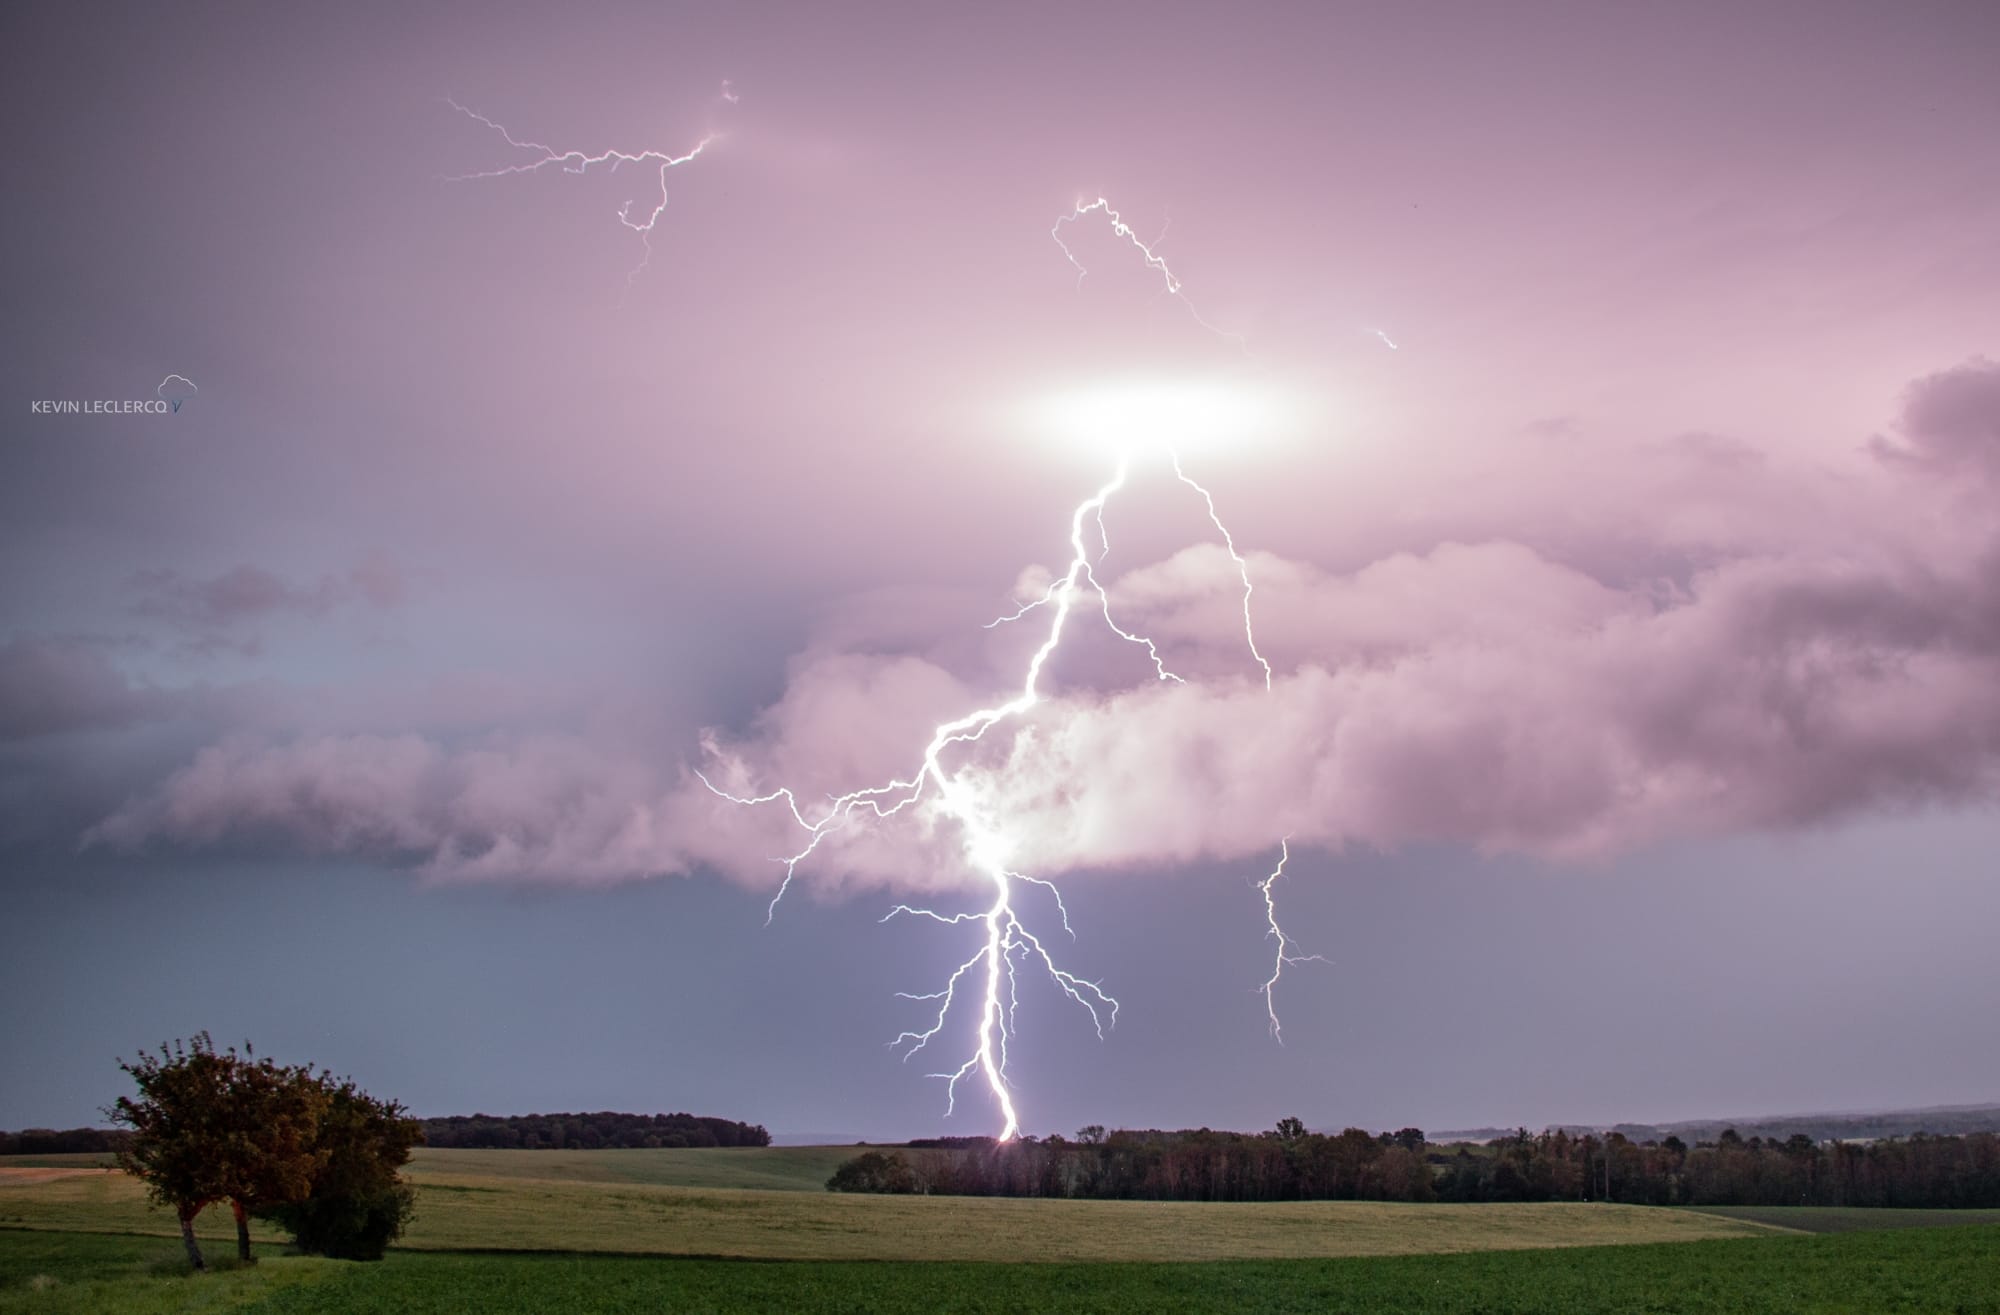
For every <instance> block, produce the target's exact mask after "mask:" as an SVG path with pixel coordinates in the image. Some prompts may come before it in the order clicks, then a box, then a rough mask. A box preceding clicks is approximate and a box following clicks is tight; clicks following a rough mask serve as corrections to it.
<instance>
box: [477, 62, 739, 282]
mask: <svg viewBox="0 0 2000 1315" xmlns="http://www.w3.org/2000/svg"><path fill="white" fill-rule="evenodd" d="M722 99H723V100H725V101H727V102H728V103H730V104H732V105H733V104H735V103H736V101H737V99H738V97H737V95H736V92H735V90H734V88H732V87H731V86H730V84H729V83H727V82H725V83H723V84H722ZM445 104H447V105H449V106H451V107H452V108H453V109H455V110H457V111H458V112H459V113H460V114H463V115H464V116H465V117H466V118H468V119H471V120H472V121H474V122H475V123H481V124H484V125H485V126H487V127H488V128H491V129H493V131H495V132H497V133H499V134H500V136H501V139H502V140H504V141H505V142H506V143H507V144H508V145H509V146H512V147H514V148H515V149H517V150H523V151H534V152H536V158H534V159H531V160H524V161H522V162H521V163H519V164H510V165H506V166H504V167H503V168H499V169H486V170H482V171H481V172H478V173H469V174H455V175H451V176H449V177H447V178H446V180H445V181H447V182H453V183H464V182H471V181H473V180H475V179H479V178H507V177H511V176H512V175H514V174H531V173H535V172H538V171H539V170H542V169H545V168H547V167H548V166H550V165H554V166H556V167H557V168H558V169H561V170H562V171H563V172H564V173H572V174H580V173H588V172H589V171H590V169H591V168H592V167H593V166H595V165H607V166H609V169H608V171H615V170H616V169H617V168H618V166H619V165H621V164H644V165H654V166H657V167H658V169H659V179H660V199H659V201H658V202H657V203H656V204H654V206H653V208H652V209H651V210H650V211H648V212H646V213H645V217H644V218H639V217H638V216H636V215H634V214H633V207H634V206H636V205H638V202H636V201H630V200H628V201H626V202H625V204H624V205H621V206H619V207H618V222H619V223H621V224H623V225H625V227H627V228H629V229H631V230H632V231H633V232H635V233H637V234H638V235H639V244H640V246H641V248H642V249H643V251H644V254H643V255H642V256H641V257H640V258H639V263H638V265H636V266H635V267H634V268H633V269H632V271H631V272H630V273H628V274H627V275H626V276H625V286H626V288H627V289H628V290H629V289H630V288H631V286H632V284H633V283H634V281H636V280H637V279H638V277H639V276H640V275H641V274H643V273H645V272H646V266H647V265H649V264H650V263H652V259H653V229H654V227H655V226H656V225H658V224H659V222H660V216H661V215H662V214H664V213H665V212H666V208H667V171H668V170H670V169H678V168H680V167H681V166H682V165H684V164H689V163H692V162H693V161H694V160H695V159H697V158H698V157H699V156H700V155H701V153H702V152H703V151H705V150H707V149H708V148H709V147H710V146H711V145H713V144H714V143H715V142H716V141H717V140H718V139H719V138H720V136H721V134H720V133H713V132H712V133H709V134H708V135H707V136H706V137H703V138H702V139H701V140H700V141H698V142H696V143H695V144H694V148H693V149H692V150H689V151H688V152H686V153H685V154H682V155H674V154H671V153H670V152H667V151H655V150H644V151H618V150H608V151H600V152H598V153H596V154H594V155H593V154H591V153H590V152H588V151H581V150H563V151H559V150H557V149H556V148H555V147H553V146H548V145H545V144H544V143H542V142H534V141H526V140H523V139H521V138H518V137H516V136H515V135H514V134H513V133H511V132H509V131H508V130H507V128H506V127H505V126H504V125H503V124H499V123H496V122H494V121H493V120H492V119H489V118H487V117H486V116H485V115H484V114H481V113H479V112H478V111H477V110H472V109H468V108H466V107H465V106H463V105H461V104H459V103H458V102H457V101H455V100H453V99H451V98H450V97H449V96H447V97H445Z"/></svg>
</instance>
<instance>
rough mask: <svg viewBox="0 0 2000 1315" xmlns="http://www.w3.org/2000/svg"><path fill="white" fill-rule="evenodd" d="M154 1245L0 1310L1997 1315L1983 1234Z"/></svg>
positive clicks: (103, 1258) (55, 1237)
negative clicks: (190, 1255)
mask: <svg viewBox="0 0 2000 1315" xmlns="http://www.w3.org/2000/svg"><path fill="white" fill-rule="evenodd" d="M172 1252H173V1248H172V1246H171V1245H170V1244H168V1245H163V1244H162V1242H161V1241H160V1240H158V1239H148V1238H134V1237H125V1236H113V1235H75V1234H64V1233H38V1232H19V1231H7V1230H0V1311H7V1312H14V1311H20V1312H37V1313H38V1315H40V1313H46V1315H58V1313H60V1315H98V1313H99V1312H103V1313H104V1315H128V1313H138V1312H146V1313H147V1315H151V1313H152V1312H168V1311H175V1312H178V1311H196V1310H200V1311H222V1310H240V1311H251V1312H260V1313H268V1315H333V1313H334V1312H353V1313H354V1315H392V1313H393V1312H409V1315H458V1313H459V1312H468V1311H482V1312H483V1311H499V1312H514V1311H520V1312H550V1313H551V1315H554V1313H556V1312H573V1313H574V1315H610V1313H611V1312H636V1311H682V1310H695V1311H769V1310H783V1311H799V1312H849V1311H856V1310H866V1311H881V1312H885V1313H886V1315H893V1313H896V1312H911V1313H912V1315H916V1313H919V1312H933V1311H936V1312H947V1311H950V1312H968V1313H970V1312H1001V1311H1047V1310H1062V1311H1076V1312H1086V1313H1088V1312H1107V1313H1108V1312H1126V1311H1135V1310H1175V1311H1278V1312H1283V1311H1299V1312H1307V1311H1311V1312H1345V1311H1354V1312H1362V1311H1370V1312H1375V1311H1379V1312H1390V1313H1391V1315H1403V1313H1408V1315H1418V1313H1422V1315H1447V1313H1449V1315H1471V1313H1472V1312H1485V1313H1486V1315H1572V1313H1574V1315H1585V1313H1586V1312H1591V1313H1605V1315H1624V1313H1626V1312H1630V1313H1631V1315H1640V1313H1641V1312H1644V1313H1645V1315H1735V1313H1736V1312H1744V1311H1754V1312H1770V1313H1771V1315H1809V1313H1810V1315H1825V1313H1834V1312H1852V1313H1854V1315H1863V1313H1867V1315H1876V1313H1881V1315H1894V1313H1899V1312H1911V1313H1913V1315H1914V1313H1917V1312H1954V1313H1955V1315H1995V1313H1996V1312H2000V1284H1996V1283H1995V1281H1994V1275H1995V1274H1996V1273H2000V1229H1994V1228H1990V1227H1976V1226H1975V1227H1966V1228H1951V1229H1934V1230H1925V1229H1917V1230H1904V1231H1886V1232H1867V1233H1846V1234H1840V1235H1837V1236H1819V1237H1814V1236H1784V1235H1772V1236H1767V1237H1762V1238H1744V1239H1739V1240H1735V1241H1710V1242H1692V1243H1678V1244H1667V1245H1661V1246H1631V1247H1590V1248H1582V1249H1576V1250H1567V1251H1547V1250H1544V1251H1493V1252H1485V1253H1482V1254H1476V1255H1455V1256H1379V1257H1355V1258H1347V1259H1334V1260H1295V1261H1216V1262H1211V1263H1206V1264H1190V1263H1170V1264H1146V1265H1140V1264H1074V1263H1071V1264H1031V1265H1023V1264H1012V1265H1010V1264H963V1263H960V1264H953V1263H931V1264H868V1263H841V1262H826V1261H802V1262H795V1263H791V1264H782V1265H772V1264H759V1263H756V1262H750V1261H727V1260H667V1259H653V1258H645V1257H631V1256H564V1255H464V1254H452V1253H426V1252H398V1253H392V1254H391V1255H390V1257H389V1259H388V1260H386V1261H384V1262H382V1263H381V1264H377V1265H358V1264H342V1263H339V1262H336V1261H323V1260H311V1259H301V1258H296V1257H279V1258H274V1259H268V1260H265V1261H263V1262H262V1263H260V1264H259V1265H258V1266H257V1267H256V1268H255V1269H253V1270H248V1271H238V1272H234V1273H223V1274H213V1275H205V1276H202V1277H198V1278H189V1277H179V1276H174V1275H172V1274H170V1273H168V1274H162V1273H157V1272H154V1271H155V1268H156V1267H158V1266H159V1263H160V1262H161V1261H162V1259H163V1258H168V1257H171V1255H172Z"/></svg>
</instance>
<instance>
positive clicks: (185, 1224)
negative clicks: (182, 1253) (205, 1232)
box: [180, 1210, 208, 1269]
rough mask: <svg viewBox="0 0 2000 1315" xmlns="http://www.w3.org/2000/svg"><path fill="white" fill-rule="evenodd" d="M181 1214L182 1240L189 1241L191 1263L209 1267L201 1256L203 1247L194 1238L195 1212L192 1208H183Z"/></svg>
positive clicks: (200, 1267)
mask: <svg viewBox="0 0 2000 1315" xmlns="http://www.w3.org/2000/svg"><path fill="white" fill-rule="evenodd" d="M180 1216H181V1241H183V1242H185V1243H187V1249H188V1261H189V1262H190V1263H191V1264H193V1265H194V1267H195V1268H196V1269H207V1268H208V1266H207V1265H206V1264H204V1263H203V1261H202V1258H201V1247H200V1246H198V1245H197V1244H196V1243H195V1240H194V1212H193V1211H190V1210H183V1211H181V1212H180Z"/></svg>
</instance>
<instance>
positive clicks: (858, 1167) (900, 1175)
mask: <svg viewBox="0 0 2000 1315" xmlns="http://www.w3.org/2000/svg"><path fill="white" fill-rule="evenodd" d="M826 1190H827V1191H829V1192H892V1193H897V1194H907V1193H910V1192H914V1191H916V1190H917V1175H916V1173H915V1172H914V1171H913V1170H911V1168H910V1165H909V1162H908V1161H906V1160H905V1159H903V1157H902V1156H901V1155H898V1154H897V1153H896V1152H894V1151H889V1152H887V1153H886V1154H885V1153H884V1152H882V1151H863V1152H862V1153H861V1154H859V1155H857V1156H855V1157H854V1158H853V1159H851V1160H849V1161H847V1162H846V1163H845V1164H843V1165H841V1166H840V1167H839V1168H838V1169H835V1170H834V1171H833V1177H831V1178H829V1179H827V1180H826Z"/></svg>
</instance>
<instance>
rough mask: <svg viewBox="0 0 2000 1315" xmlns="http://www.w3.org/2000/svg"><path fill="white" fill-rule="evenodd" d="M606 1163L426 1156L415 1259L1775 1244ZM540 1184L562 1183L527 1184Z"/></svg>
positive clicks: (1595, 1208) (1376, 1210) (94, 1196)
mask: <svg viewBox="0 0 2000 1315" xmlns="http://www.w3.org/2000/svg"><path fill="white" fill-rule="evenodd" d="M731 1153H732V1154H736V1155H742V1156H745V1157H749V1158H746V1160H745V1161H744V1162H743V1163H744V1166H745V1167H744V1170H743V1171H744V1172H745V1173H749V1172H752V1171H756V1172H764V1171H758V1170H756V1168H755V1167H756V1163H757V1162H756V1160H755V1158H754V1157H755V1156H756V1155H757V1154H758V1153H759V1152H756V1151H737V1152H731ZM605 1154H607V1153H606V1152H601V1151H577V1152H570V1153H565V1152H560V1151H444V1152H434V1153H432V1154H430V1155H427V1156H425V1157H424V1158H423V1159H422V1160H420V1161H418V1162H416V1163H415V1164H413V1166H412V1169H411V1172H410V1175H409V1177H410V1180H411V1181H412V1182H413V1183H415V1184H416V1185H417V1218H416V1222H415V1223H414V1224H412V1225H411V1227H410V1230H409V1232H408V1233H407V1234H406V1235H405V1237H404V1239H403V1245H404V1246H405V1247H407V1248H409V1249H412V1250H426V1251H464V1250H478V1251H519V1250H534V1251H576V1252H607V1251H608V1252H620V1253H641V1254H648V1255H670V1256H718V1257H735V1258H742V1259H757V1260H963V1261H974V1260H985V1259H990V1258H992V1257H993V1256H995V1255H1000V1256H1009V1257H1020V1258H1023V1259H1034V1260H1042V1261H1052V1260H1079V1261H1096V1260H1126V1261H1160V1260H1255V1259H1274V1260H1275V1259H1294V1258H1299V1257H1305V1256H1356V1255H1399V1254H1409V1253H1432V1252H1453V1251H1490V1250H1495V1249H1530V1248H1538V1247H1564V1246H1591V1245H1615V1244H1625V1243H1634V1242H1681V1241H1696V1240H1700V1239H1703V1238H1714V1237H1743V1236H1752V1235H1756V1234H1761V1233H1766V1232H1769V1231H1771V1229H1770V1227H1769V1225H1765V1224H1759V1223H1756V1222H1753V1221H1749V1220H1741V1219H1726V1218H1722V1217H1720V1216H1716V1215H1708V1214H1698V1213H1695V1212H1693V1211H1686V1210H1649V1209H1645V1208H1643V1207H1640V1206H1623V1205H1597V1204H1576V1203H1549V1204H1540V1205H1483V1206H1468V1205H1403V1204H1389V1203H1381V1202H1372V1201H1288V1202H1274V1203H1268V1204H1244V1205H1200V1204H1194V1203H1189V1202H1174V1201H1032V1200H1006V1199H995V1198H987V1197H960V1196H935V1197H923V1196H852V1195H845V1194H835V1193H830V1192H826V1191H823V1190H822V1191H818V1192H807V1191H798V1190H785V1191H769V1190H758V1189H748V1188H739V1187H683V1186H672V1185H668V1184H669V1183H670V1182H671V1180H672V1179H673V1178H674V1177H675V1176H676V1175H678V1174H681V1173H684V1172H687V1170H686V1169H684V1168H681V1167H677V1157H681V1156H686V1155H689V1154H690V1153H689V1152H686V1151H631V1152H623V1153H619V1152H610V1153H609V1154H611V1155H612V1156H614V1157H617V1156H620V1155H621V1154H622V1155H623V1156H629V1157H648V1156H650V1157H656V1158H657V1161H658V1164H657V1167H656V1168H655V1169H654V1171H653V1173H652V1179H653V1180H652V1181H635V1180H634V1179H633V1177H632V1176H631V1175H632V1174H634V1173H636V1172H639V1171H638V1170H637V1169H635V1168H634V1167H633V1164H634V1161H633V1160H621V1159H618V1158H614V1159H611V1160H607V1161H605V1162H604V1163H603V1164H602V1165H598V1166H593V1165H592V1164H591V1157H594V1156H599V1155H605ZM774 1154H776V1155H777V1156H779V1157H781V1158H780V1159H779V1161H778V1163H779V1164H781V1165H782V1164H793V1163H797V1162H798V1159H799V1157H797V1156H795V1155H794V1154H793V1153H792V1152H790V1151H788V1150H787V1151H778V1152H774ZM460 1157H470V1158H469V1159H461V1158H460ZM495 1157H514V1158H512V1159H504V1160H500V1161H497V1163H498V1165H499V1166H500V1168H501V1169H504V1170H505V1172H500V1171H497V1170H496V1168H495V1165H496V1160H495ZM621 1164H622V1165H623V1168H622V1170H621V1168H620V1166H621ZM693 1164H694V1166H695V1171H699V1172H706V1173H709V1174H710V1175H711V1177H713V1176H714V1175H715V1174H716V1172H717V1171H716V1170H715V1169H714V1168H713V1167H712V1164H711V1163H710V1162H708V1161H705V1160H696V1161H694V1162H693ZM544 1166H546V1168H544ZM8 1172H9V1171H7V1170H5V1169H0V1225H8V1224H12V1225H16V1226H29V1227H40V1228H54V1229H61V1230H66V1231H77V1232H90V1231H106V1232H112V1231H115V1232H125V1233H157V1234H160V1235H163V1236H164V1235H170V1234H172V1233H173V1231H174V1227H175V1225H174V1221H173V1219H172V1218H171V1217H170V1216H168V1215H167V1214H166V1213H165V1212H163V1211H159V1210H155V1209H152V1208H151V1207H149V1206H148V1205H147V1204H146V1201H145V1197H144V1195H143V1193H142V1192H141V1190H140V1187H139V1184H138V1183H137V1182H136V1181H135V1180H134V1179H132V1178H129V1177H127V1176H126V1175H124V1174H121V1173H118V1172H116V1171H112V1170H106V1169H97V1168H71V1169H64V1170H48V1171H40V1172H43V1173H60V1174H61V1175H62V1176H60V1177H49V1178H47V1179H46V1180H43V1181H23V1182H9V1181H7V1173H8ZM29 1172H30V1173H36V1172H38V1171H33V1170H30V1171H29ZM531 1172H540V1173H543V1174H547V1175H563V1176H543V1177H528V1176H525V1175H527V1174H528V1173H531ZM772 1172H775V1171H772ZM585 1174H594V1175H597V1176H595V1177H592V1178H585V1177H582V1176H581V1175H585ZM201 1223H202V1227H203V1229H204V1235H207V1233H208V1232H210V1231H212V1232H213V1234H214V1235H215V1236H217V1237H230V1236H233V1233H231V1232H230V1229H231V1227H232V1225H230V1223H229V1221H228V1218H227V1215H226V1214H225V1213H224V1212H223V1211H221V1210H220V1209H215V1210H211V1211H209V1212H208V1214H207V1215H206V1216H204V1218H203V1220H202V1221H201ZM261 1235H262V1234H260V1236H261ZM273 1240H276V1238H275V1235H273Z"/></svg>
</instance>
